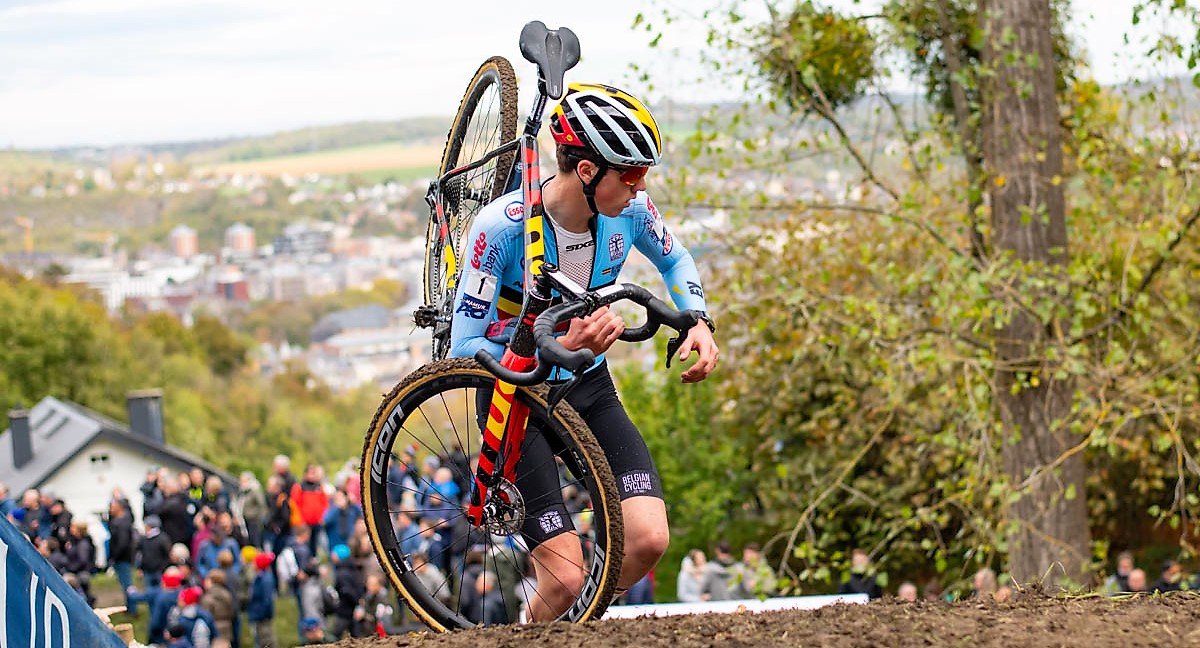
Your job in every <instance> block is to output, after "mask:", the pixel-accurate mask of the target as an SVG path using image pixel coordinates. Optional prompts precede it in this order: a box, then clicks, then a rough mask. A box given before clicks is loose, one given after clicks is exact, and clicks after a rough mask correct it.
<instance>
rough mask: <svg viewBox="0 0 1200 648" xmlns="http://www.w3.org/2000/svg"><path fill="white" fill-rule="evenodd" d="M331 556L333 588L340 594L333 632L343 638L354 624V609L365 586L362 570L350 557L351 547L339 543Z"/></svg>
mask: <svg viewBox="0 0 1200 648" xmlns="http://www.w3.org/2000/svg"><path fill="white" fill-rule="evenodd" d="M329 558H330V559H331V560H332V561H333V583H334V584H333V588H334V590H336V591H337V595H338V605H337V609H336V610H334V612H333V616H334V621H333V628H332V630H331V634H333V636H334V637H336V638H338V639H341V638H342V635H344V634H345V633H347V632H349V631H350V630H351V628H352V627H353V626H354V609H355V607H357V606H358V601H359V599H361V598H362V596H363V593H364V592H365V588H364V585H363V577H362V572H361V571H359V569H358V565H356V564H355V563H354V561H353V560H351V559H350V547H347V546H346V545H337V546H336V547H334V548H333V549H331V550H330V551H329Z"/></svg>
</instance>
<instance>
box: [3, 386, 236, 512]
mask: <svg viewBox="0 0 1200 648" xmlns="http://www.w3.org/2000/svg"><path fill="white" fill-rule="evenodd" d="M29 428H30V430H29V432H30V434H29V436H30V442H31V445H32V449H33V458H32V459H31V460H30V461H29V463H27V464H25V465H24V466H21V467H20V468H16V467H15V466H14V465H13V446H12V430H10V429H6V430H4V432H2V433H0V475H3V476H4V481H5V483H6V484H7V485H8V488H9V492H12V493H20V492H22V491H24V490H26V489H29V488H37V487H38V486H41V485H42V484H43V483H45V482H46V481H47V480H49V479H50V477H52V476H53V475H54V473H56V472H58V469H59V468H61V467H62V466H63V464H65V463H67V462H68V461H70V460H71V459H72V458H73V457H74V456H75V455H76V454H78V453H79V452H80V451H81V450H83V449H84V448H85V447H87V445H88V444H90V443H91V442H92V441H94V440H96V439H104V440H107V441H110V442H112V443H115V444H117V445H123V446H126V447H129V448H131V449H135V450H137V451H139V452H143V453H146V454H149V455H150V456H152V457H159V458H160V459H163V460H170V461H171V462H172V463H175V462H182V463H185V464H187V465H189V466H198V467H200V468H202V469H203V470H204V471H205V472H207V473H211V474H215V475H217V476H219V477H220V478H221V479H222V480H224V481H225V482H226V483H227V484H236V483H237V481H236V480H235V479H234V477H233V475H231V474H229V473H228V472H226V471H224V470H221V469H220V468H217V467H216V466H214V465H213V464H211V463H209V462H207V461H205V460H203V459H201V458H200V457H197V456H196V455H193V454H191V453H190V452H185V451H183V450H180V449H178V448H174V447H171V446H170V445H164V444H161V443H158V442H156V441H152V440H151V439H148V438H146V437H143V436H140V435H137V434H134V433H133V432H131V431H130V430H129V426H128V425H125V424H124V423H120V422H118V421H116V420H114V419H111V418H109V417H107V416H105V415H103V414H101V413H99V412H97V411H94V410H91V409H88V408H86V407H84V406H82V405H78V404H76V403H72V402H69V401H60V400H58V399H57V398H54V397H52V396H47V397H45V398H43V399H42V400H41V401H40V402H39V403H38V404H37V405H34V406H33V409H32V410H30V411H29ZM163 463H165V462H163Z"/></svg>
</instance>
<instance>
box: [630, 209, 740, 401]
mask: <svg viewBox="0 0 1200 648" xmlns="http://www.w3.org/2000/svg"><path fill="white" fill-rule="evenodd" d="M642 204H643V205H644V206H645V213H644V215H643V219H642V225H643V227H642V229H641V231H640V232H638V235H637V237H636V238H635V240H634V245H635V246H637V248H638V250H640V251H641V252H642V254H644V255H646V257H647V258H649V259H650V261H651V262H652V263H654V265H655V267H657V268H658V271H659V273H661V274H662V276H663V280H664V281H666V283H667V290H668V292H669V293H670V295H671V301H673V302H675V307H676V308H679V309H681V310H682V309H693V310H700V311H704V312H705V313H707V312H708V307H707V305H706V304H705V301H704V286H703V284H701V283H700V273H699V272H698V271H697V270H696V261H695V260H694V259H693V258H692V255H691V253H690V252H688V250H687V248H686V247H685V246H684V245H683V243H681V242H680V241H677V240H675V237H674V235H673V234H672V233H671V230H670V229H669V228H668V227H667V224H666V223H665V222H663V220H662V218H661V217H659V215H658V210H656V209H655V208H654V203H653V202H652V201H651V200H650V198H649V197H647V198H646V199H645V202H644V203H642ZM710 321H711V320H710ZM693 352H695V353H696V354H698V356H699V358H698V359H697V361H696V363H695V364H693V365H692V366H691V367H688V368H687V369H685V370H684V372H683V373H682V374H681V375H680V379H681V380H683V382H685V383H693V382H698V381H701V380H704V379H705V378H707V377H708V375H709V374H710V373H711V372H712V371H713V369H715V368H716V366H717V358H718V356H719V355H720V351H719V350H718V349H717V344H716V341H715V340H714V339H713V335H712V331H710V330H709V325H708V323H706V322H698V323H697V324H696V326H695V327H693V328H692V330H690V331H688V332H687V333H686V335H685V336H684V340H683V343H682V344H681V345H680V347H679V359H680V360H686V359H687V358H688V357H689V356H691V355H692V353H693Z"/></svg>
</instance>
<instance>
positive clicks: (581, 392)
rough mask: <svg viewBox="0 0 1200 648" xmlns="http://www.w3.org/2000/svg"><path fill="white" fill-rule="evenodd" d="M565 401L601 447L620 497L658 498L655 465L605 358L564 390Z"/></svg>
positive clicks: (660, 490) (660, 489) (658, 488)
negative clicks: (574, 384)
mask: <svg viewBox="0 0 1200 648" xmlns="http://www.w3.org/2000/svg"><path fill="white" fill-rule="evenodd" d="M567 402H569V403H570V404H571V407H573V408H575V411H576V412H578V413H579V415H580V416H581V417H582V418H583V421H584V422H585V423H587V426H588V428H589V429H590V430H591V431H592V434H593V435H594V436H595V437H596V441H598V442H599V443H600V447H601V448H603V449H604V454H605V457H606V458H607V459H608V465H609V467H610V468H612V473H613V477H615V478H616V480H617V490H619V491H620V492H621V499H622V500H625V499H628V498H630V497H639V496H643V495H645V496H649V497H657V498H659V499H662V496H663V491H662V482H661V480H660V479H659V476H658V468H657V467H655V465H654V458H653V457H652V456H651V455H650V449H649V448H648V447H646V441H645V440H644V439H642V434H641V432H639V431H638V429H637V426H636V425H634V424H633V421H632V420H630V418H629V414H628V413H627V412H626V411H625V406H624V405H622V404H621V400H620V399H619V398H618V397H617V389H616V387H615V386H613V381H612V376H611V375H610V374H609V372H608V362H607V361H605V363H604V364H602V365H600V366H599V367H596V368H595V369H593V370H591V371H589V372H587V373H586V374H584V376H583V378H582V379H580V381H579V384H578V385H576V386H575V388H574V389H572V390H571V391H570V392H569V393H568V394H567Z"/></svg>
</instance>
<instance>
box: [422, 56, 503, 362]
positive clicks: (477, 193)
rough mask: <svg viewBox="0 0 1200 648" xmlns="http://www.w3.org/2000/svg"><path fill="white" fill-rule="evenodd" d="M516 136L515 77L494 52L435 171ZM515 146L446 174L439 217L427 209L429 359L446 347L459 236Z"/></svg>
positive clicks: (499, 183) (493, 188) (497, 184)
mask: <svg viewBox="0 0 1200 648" xmlns="http://www.w3.org/2000/svg"><path fill="white" fill-rule="evenodd" d="M516 136H517V81H516V76H515V75H514V74H513V69H512V65H511V64H510V63H509V62H508V60H507V59H505V58H503V57H500V56H494V57H492V58H490V59H488V60H487V61H485V62H484V64H483V65H482V66H480V68H479V71H477V72H476V73H475V77H474V78H473V79H471V83H470V85H468V86H467V92H466V94H465V95H463V99H462V104H461V105H460V106H459V108H458V113H457V114H456V115H455V117H454V123H453V124H452V125H451V126H450V134H449V136H448V137H447V139H446V149H445V151H444V152H443V153H442V164H441V167H440V169H439V171H438V177H439V178H440V177H443V176H445V175H446V174H447V173H449V172H451V171H453V170H454V169H457V168H459V167H463V166H466V165H468V164H471V163H472V162H475V161H477V160H479V159H481V158H483V157H484V156H485V155H487V153H488V152H490V151H492V150H493V149H495V148H496V147H498V146H500V145H502V144H507V143H508V142H511V141H512V140H514V139H516ZM515 155H516V151H510V152H508V153H505V154H503V155H500V156H497V157H495V158H493V159H492V160H491V161H489V162H488V163H486V164H484V165H483V166H481V167H479V168H477V169H474V170H472V171H468V172H465V173H462V174H458V175H455V176H454V177H452V178H449V179H448V180H446V182H445V184H444V185H443V187H442V192H441V204H442V208H443V218H442V219H441V220H440V221H439V219H438V216H437V213H436V210H435V211H434V213H433V214H431V217H430V220H429V228H428V230H427V232H426V239H425V286H424V288H425V303H426V304H428V305H430V306H432V307H433V308H434V310H435V316H436V319H437V323H436V324H435V326H434V333H433V356H432V357H433V359H434V360H440V359H442V358H444V357H445V356H446V353H447V352H448V351H449V349H450V317H451V316H452V315H453V313H452V311H451V309H452V307H453V301H454V288H455V279H456V276H455V274H456V273H457V271H458V268H459V266H460V265H461V263H462V260H463V258H464V254H465V250H464V246H463V240H462V239H463V237H464V236H466V233H467V231H468V230H469V229H470V227H471V222H472V221H473V220H474V219H475V214H477V213H479V209H480V208H481V207H483V206H484V205H486V204H487V203H489V202H491V201H492V200H495V199H496V198H498V197H499V196H500V195H501V194H503V193H504V188H505V186H506V185H507V183H508V174H509V171H510V170H511V169H512V166H513V158H514V157H515Z"/></svg>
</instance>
